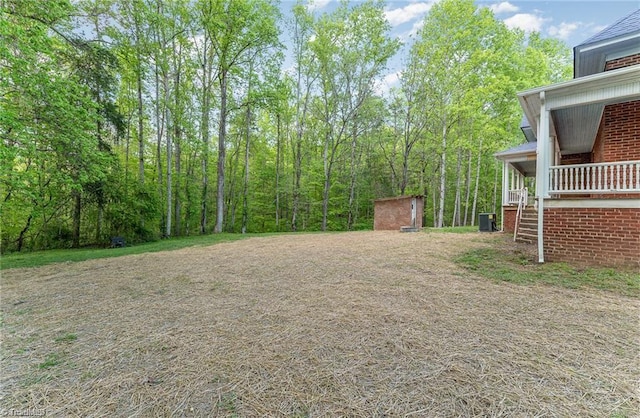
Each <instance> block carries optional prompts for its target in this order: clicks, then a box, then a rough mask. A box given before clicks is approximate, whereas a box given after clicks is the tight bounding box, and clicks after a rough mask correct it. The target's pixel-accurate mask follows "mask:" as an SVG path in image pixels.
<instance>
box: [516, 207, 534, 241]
mask: <svg viewBox="0 0 640 418" xmlns="http://www.w3.org/2000/svg"><path fill="white" fill-rule="evenodd" d="M516 242H523V243H526V244H535V243H536V242H538V212H537V211H536V210H535V209H534V208H533V206H527V207H526V208H525V209H524V211H523V212H522V218H520V226H519V228H518V234H517V235H516Z"/></svg>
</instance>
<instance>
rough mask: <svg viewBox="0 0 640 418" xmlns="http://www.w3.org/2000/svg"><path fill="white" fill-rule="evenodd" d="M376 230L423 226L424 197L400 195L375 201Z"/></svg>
mask: <svg viewBox="0 0 640 418" xmlns="http://www.w3.org/2000/svg"><path fill="white" fill-rule="evenodd" d="M373 207H374V211H373V229H374V231H384V230H400V229H401V228H403V227H409V228H412V229H420V228H422V217H423V212H424V198H423V197H422V196H399V197H388V198H384V199H376V200H375V201H374V202H373Z"/></svg>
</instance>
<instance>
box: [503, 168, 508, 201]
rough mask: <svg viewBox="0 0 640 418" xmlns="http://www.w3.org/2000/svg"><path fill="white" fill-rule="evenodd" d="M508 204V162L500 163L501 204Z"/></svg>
mask: <svg viewBox="0 0 640 418" xmlns="http://www.w3.org/2000/svg"><path fill="white" fill-rule="evenodd" d="M508 204H509V163H508V162H506V161H504V162H503V163H502V206H505V205H508Z"/></svg>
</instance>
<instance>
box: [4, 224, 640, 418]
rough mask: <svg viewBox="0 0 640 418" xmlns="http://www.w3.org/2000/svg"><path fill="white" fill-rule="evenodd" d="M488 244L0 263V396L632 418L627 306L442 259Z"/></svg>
mask: <svg viewBox="0 0 640 418" xmlns="http://www.w3.org/2000/svg"><path fill="white" fill-rule="evenodd" d="M494 240H495V236H494V235H491V234H484V235H483V234H479V233H477V234H466V235H459V234H441V233H429V234H427V233H404V234H403V233H399V232H354V233H340V234H308V235H281V236H274V237H261V238H251V239H247V240H243V241H237V242H231V243H225V244H219V245H215V246H211V247H194V248H187V249H183V250H178V251H172V252H164V253H149V254H142V255H135V256H126V257H120V258H111V259H102V260H93V261H87V262H81V263H63V264H57V265H51V266H45V267H41V268H32V269H15V270H7V271H3V272H2V301H1V307H2V315H3V316H2V319H3V325H2V360H1V371H2V376H1V382H2V387H1V394H2V398H1V400H0V409H2V412H5V413H6V412H7V411H9V410H10V409H13V410H14V411H20V410H26V409H29V408H31V409H38V410H44V411H46V413H47V416H66V417H74V416H77V417H81V416H82V417H85V416H92V417H112V416H127V417H173V416H176V417H182V416H184V417H191V416H201V417H204V416H229V417H230V416H238V417H263V416H269V417H285V416H286V417H306V416H309V417H391V416H393V417H396V416H404V417H454V416H455V417H472V416H483V417H489V416H496V417H497V416H505V417H507V416H508V417H518V416H521V417H545V416H546V417H550V416H552V417H557V416H567V417H568V416H582V417H586V416H594V417H608V416H628V417H631V416H638V411H640V400H639V381H640V380H639V377H640V365H639V364H640V363H639V362H640V356H639V353H640V327H639V325H640V324H639V318H640V303H639V302H640V300H639V299H636V298H629V297H623V296H618V295H616V294H613V293H608V292H604V291H598V290H590V289H586V290H571V289H564V288H560V287H554V286H542V285H536V286H521V285H512V284H507V283H493V282H491V281H488V280H486V279H482V278H479V277H476V276H473V275H472V274H470V273H468V272H466V271H464V270H461V269H460V268H459V267H457V266H456V265H455V264H454V263H453V262H452V261H451V260H452V259H453V257H454V256H455V255H456V254H459V253H460V252H462V251H465V250H467V249H470V248H475V247H479V246H485V245H493V244H491V243H493V242H494ZM114 251H117V250H114ZM52 363H53V364H52ZM616 414H617V415H616Z"/></svg>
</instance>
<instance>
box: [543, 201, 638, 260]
mask: <svg viewBox="0 0 640 418" xmlns="http://www.w3.org/2000/svg"><path fill="white" fill-rule="evenodd" d="M544 213H545V215H544V245H545V254H544V256H545V260H548V261H578V262H581V263H586V264H600V265H616V264H623V265H630V266H638V267H640V209H613V208H607V209H604V208H602V209H601V208H597V209H596V208H547V209H545V211H544Z"/></svg>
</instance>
